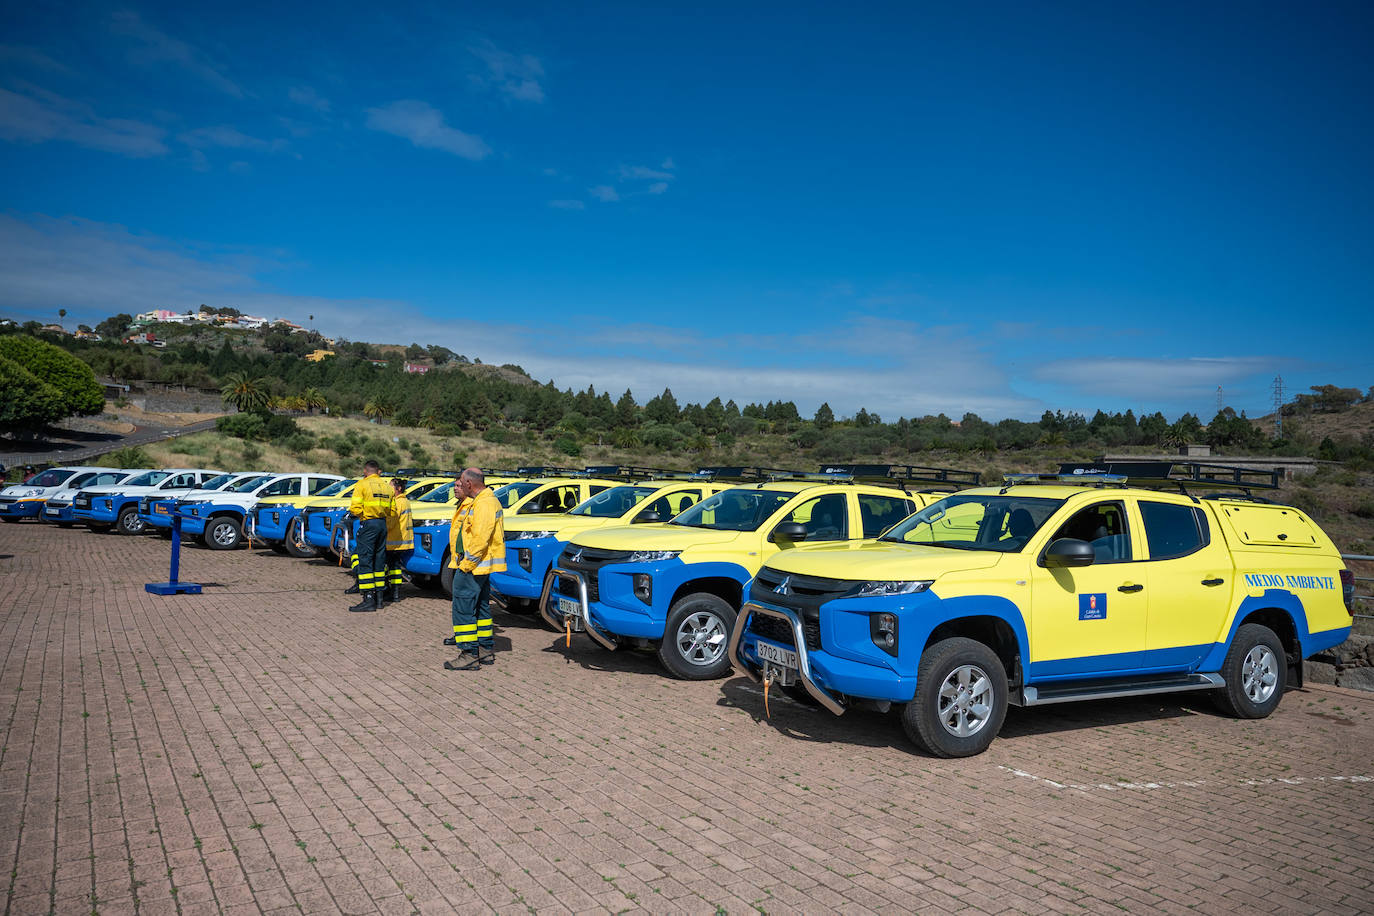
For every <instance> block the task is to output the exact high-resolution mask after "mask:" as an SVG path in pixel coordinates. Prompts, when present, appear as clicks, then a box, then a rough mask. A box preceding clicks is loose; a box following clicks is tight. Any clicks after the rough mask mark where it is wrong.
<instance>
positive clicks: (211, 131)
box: [177, 124, 285, 151]
mask: <svg viewBox="0 0 1374 916" xmlns="http://www.w3.org/2000/svg"><path fill="white" fill-rule="evenodd" d="M177 139H178V140H180V141H181V142H182V143H185V144H186V145H187V146H189V147H191V148H192V149H207V148H209V147H212V146H221V147H225V148H226V149H250V150H261V151H266V150H275V149H280V148H281V147H282V146H284V145H285V143H284V141H282V140H271V141H268V140H259V139H258V138H257V137H250V136H248V135H247V134H245V133H243V132H242V131H241V130H239V129H238V128H236V127H231V126H229V125H228V124H219V125H216V126H214V127H198V128H196V129H195V130H188V131H185V132H184V133H180V134H178V135H177Z"/></svg>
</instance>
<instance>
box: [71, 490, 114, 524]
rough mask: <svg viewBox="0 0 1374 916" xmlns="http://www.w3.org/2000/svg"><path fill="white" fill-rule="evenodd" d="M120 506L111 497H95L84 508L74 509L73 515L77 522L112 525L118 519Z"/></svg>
mask: <svg viewBox="0 0 1374 916" xmlns="http://www.w3.org/2000/svg"><path fill="white" fill-rule="evenodd" d="M121 508H122V507H121V505H120V503H119V501H118V500H117V499H115V498H114V497H113V496H97V497H95V498H93V499H92V500H91V504H90V505H89V506H86V507H80V506H78V507H76V508H75V510H74V511H73V515H74V516H75V518H76V520H77V521H79V522H86V523H88V524H96V525H113V524H114V523H115V521H116V520H117V519H118V518H119V510H120V509H121Z"/></svg>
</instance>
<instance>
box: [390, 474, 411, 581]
mask: <svg viewBox="0 0 1374 916" xmlns="http://www.w3.org/2000/svg"><path fill="white" fill-rule="evenodd" d="M391 486H392V491H393V492H392V499H391V514H390V515H388V516H387V517H386V588H385V589H384V590H383V591H382V601H384V602H389V601H400V600H401V583H402V581H403V580H402V578H401V564H403V563H404V562H405V559H406V554H408V553H410V552H411V551H412V550H413V549H414V548H415V534H414V527H413V525H412V524H411V520H410V500H409V499H408V498H406V487H408V486H410V482H409V481H407V480H401V479H400V478H399V477H393V478H392V479H391Z"/></svg>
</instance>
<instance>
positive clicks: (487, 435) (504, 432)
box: [482, 426, 510, 445]
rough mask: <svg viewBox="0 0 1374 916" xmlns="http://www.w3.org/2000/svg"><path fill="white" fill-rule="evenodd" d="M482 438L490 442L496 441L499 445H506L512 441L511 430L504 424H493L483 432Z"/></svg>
mask: <svg viewBox="0 0 1374 916" xmlns="http://www.w3.org/2000/svg"><path fill="white" fill-rule="evenodd" d="M482 438H483V439H485V440H486V441H488V442H495V443H496V444H497V445H505V444H506V443H507V442H509V441H510V430H508V429H506V428H505V427H504V426H493V427H492V428H491V429H488V430H487V431H486V432H484V433H482Z"/></svg>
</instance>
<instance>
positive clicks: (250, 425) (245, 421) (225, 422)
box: [215, 413, 267, 439]
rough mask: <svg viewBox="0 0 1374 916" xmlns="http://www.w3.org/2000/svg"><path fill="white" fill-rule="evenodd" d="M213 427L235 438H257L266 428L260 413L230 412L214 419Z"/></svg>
mask: <svg viewBox="0 0 1374 916" xmlns="http://www.w3.org/2000/svg"><path fill="white" fill-rule="evenodd" d="M215 429H217V430H219V431H220V432H222V433H224V434H225V435H226V436H233V437H234V438H236V439H258V438H261V437H262V434H263V432H264V431H265V430H266V429H267V424H266V423H265V422H264V421H263V418H262V415H261V414H256V413H231V414H229V415H228V416H224V417H220V418H219V419H218V420H216V421H215Z"/></svg>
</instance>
